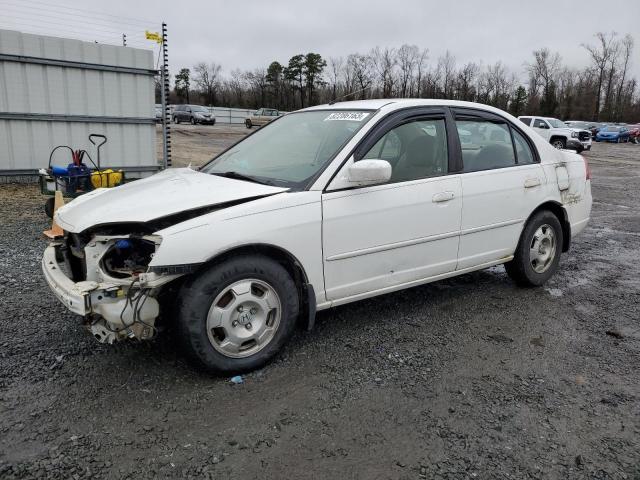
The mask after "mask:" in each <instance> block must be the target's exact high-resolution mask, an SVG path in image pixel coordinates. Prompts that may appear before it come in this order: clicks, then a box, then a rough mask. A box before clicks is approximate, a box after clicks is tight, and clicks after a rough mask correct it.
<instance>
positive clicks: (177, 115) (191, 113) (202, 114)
mask: <svg viewBox="0 0 640 480" xmlns="http://www.w3.org/2000/svg"><path fill="white" fill-rule="evenodd" d="M180 122H189V123H191V125H195V124H196V123H200V124H202V125H205V124H206V125H215V124H216V117H215V115H213V113H211V112H210V111H209V109H207V108H205V107H202V106H200V105H176V108H175V109H174V110H173V123H180Z"/></svg>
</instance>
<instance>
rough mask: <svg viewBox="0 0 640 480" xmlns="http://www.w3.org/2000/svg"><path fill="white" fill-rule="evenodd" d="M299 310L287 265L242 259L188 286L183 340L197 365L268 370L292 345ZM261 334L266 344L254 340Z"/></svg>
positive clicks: (181, 317)
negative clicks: (272, 361) (290, 343)
mask: <svg viewBox="0 0 640 480" xmlns="http://www.w3.org/2000/svg"><path fill="white" fill-rule="evenodd" d="M261 291H262V294H263V295H262V296H260V295H259V294H260V292H261ZM299 308H300V306H299V297H298V290H297V288H296V285H295V283H294V281H293V279H292V278H291V276H290V275H289V273H288V272H287V271H286V270H285V268H284V267H283V266H282V265H280V264H279V263H277V262H275V261H274V260H271V259H270V258H267V257H264V256H260V255H239V256H237V257H232V258H230V259H228V260H225V261H223V262H222V263H219V264H217V265H214V266H212V267H211V268H209V269H208V270H205V271H204V272H202V273H201V274H200V275H198V276H196V277H194V278H192V279H189V280H187V281H186V283H185V284H184V285H183V287H182V289H181V291H180V296H179V300H178V321H177V331H178V336H179V339H180V342H181V344H182V346H183V347H184V350H185V352H186V354H187V355H188V357H189V358H190V359H191V360H192V361H193V362H194V364H195V365H196V366H198V367H200V368H203V369H205V370H207V371H209V372H212V373H222V374H230V373H241V372H247V371H250V370H253V369H256V368H259V367H262V366H263V365H265V364H266V363H267V362H268V361H269V360H270V359H271V358H273V356H274V355H275V354H276V353H278V351H279V350H280V349H281V348H282V346H283V345H284V344H285V343H286V342H287V340H288V339H289V337H290V336H291V334H292V333H293V331H294V328H295V325H296V321H297V318H298V313H299ZM267 310H268V311H267ZM260 332H263V334H264V335H265V336H266V337H267V338H265V339H264V341H262V342H260V341H259V340H258V339H256V338H253V339H252V337H253V336H257V335H258V334H260ZM238 347H239V348H238Z"/></svg>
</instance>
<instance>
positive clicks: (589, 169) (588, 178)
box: [582, 157, 591, 180]
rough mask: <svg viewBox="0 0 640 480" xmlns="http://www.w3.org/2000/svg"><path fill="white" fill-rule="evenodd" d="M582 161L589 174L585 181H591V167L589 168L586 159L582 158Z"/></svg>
mask: <svg viewBox="0 0 640 480" xmlns="http://www.w3.org/2000/svg"><path fill="white" fill-rule="evenodd" d="M582 159H583V160H584V169H585V171H586V172H587V178H586V179H585V180H591V167H590V166H589V162H587V159H586V158H585V157H582Z"/></svg>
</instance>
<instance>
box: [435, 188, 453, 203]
mask: <svg viewBox="0 0 640 480" xmlns="http://www.w3.org/2000/svg"><path fill="white" fill-rule="evenodd" d="M453 197H455V194H454V193H453V192H449V191H447V192H440V193H436V194H435V195H434V196H433V197H432V198H431V200H432V201H433V203H440V202H448V201H449V200H453Z"/></svg>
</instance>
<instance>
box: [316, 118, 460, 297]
mask: <svg viewBox="0 0 640 480" xmlns="http://www.w3.org/2000/svg"><path fill="white" fill-rule="evenodd" d="M398 123H399V124H393V123H391V124H389V126H388V128H385V129H383V130H381V131H380V132H379V133H378V134H377V135H378V137H379V138H376V139H374V140H373V141H372V142H371V143H373V146H372V147H371V148H370V149H369V150H368V151H367V152H365V153H364V154H363V155H361V158H354V159H350V160H349V161H348V162H347V164H346V165H345V166H344V167H343V168H348V166H349V165H350V164H351V163H352V161H354V160H355V161H357V160H360V159H382V160H386V161H388V162H389V163H390V164H391V166H392V176H391V180H390V181H389V182H388V183H386V184H383V185H376V186H367V187H358V188H351V189H342V190H338V191H330V190H331V186H330V187H329V189H328V190H329V191H327V192H325V193H324V194H323V197H322V210H323V238H322V240H323V257H324V258H323V260H324V272H325V287H326V294H327V298H328V299H329V300H339V299H344V298H349V297H359V296H360V297H362V296H367V295H368V294H370V293H372V292H376V293H381V291H390V290H393V289H394V288H400V286H408V285H410V284H411V283H412V282H413V283H417V282H419V281H420V280H423V279H425V278H429V277H434V276H437V275H440V274H444V273H447V272H451V271H454V270H455V268H456V261H457V253H458V239H459V236H458V233H459V230H460V215H461V209H462V198H461V194H462V190H461V180H460V176H459V175H449V174H448V172H449V150H450V148H449V146H448V139H447V130H446V128H445V118H444V113H443V114H440V115H427V116H422V117H417V118H411V119H410V120H407V119H404V120H398ZM356 157H357V156H356Z"/></svg>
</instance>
